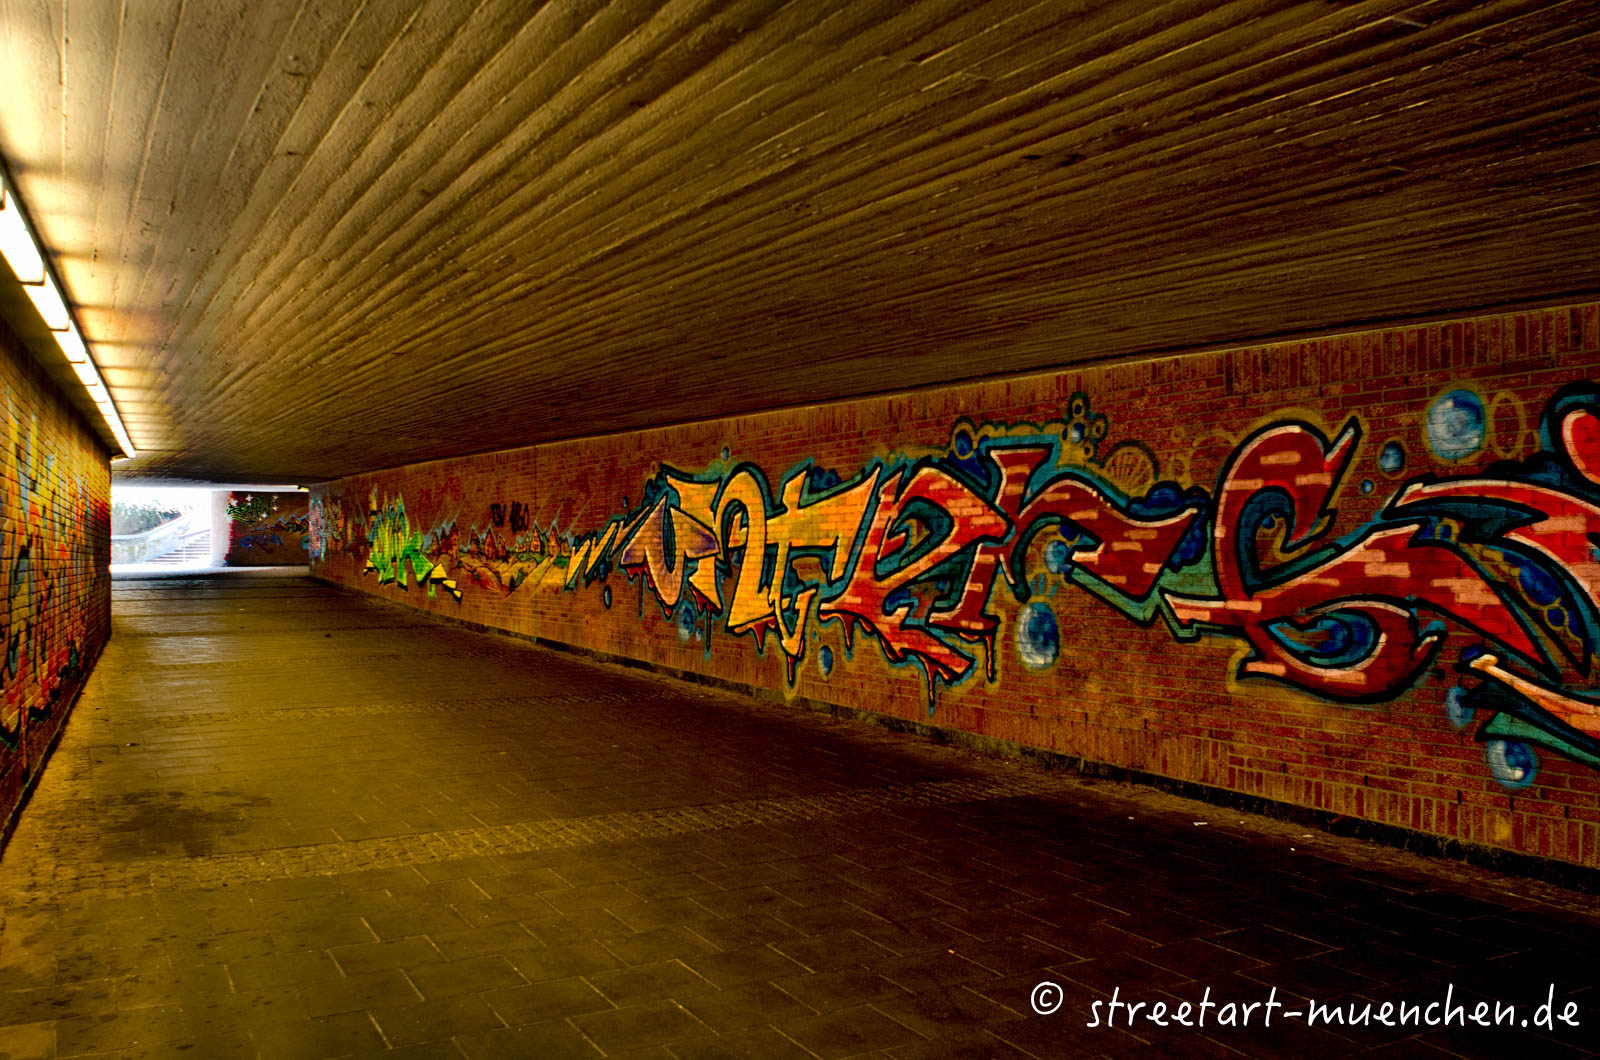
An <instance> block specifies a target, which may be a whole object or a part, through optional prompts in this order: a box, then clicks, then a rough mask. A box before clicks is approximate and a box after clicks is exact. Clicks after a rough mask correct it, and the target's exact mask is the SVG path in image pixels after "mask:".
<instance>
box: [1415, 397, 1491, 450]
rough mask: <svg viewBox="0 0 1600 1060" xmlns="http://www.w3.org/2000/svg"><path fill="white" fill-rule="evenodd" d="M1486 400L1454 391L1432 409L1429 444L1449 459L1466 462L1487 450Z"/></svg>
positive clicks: (1442, 398) (1430, 409) (1436, 402)
mask: <svg viewBox="0 0 1600 1060" xmlns="http://www.w3.org/2000/svg"><path fill="white" fill-rule="evenodd" d="M1485 421H1486V417H1485V416H1484V412H1483V401H1482V400H1480V399H1479V397H1478V395H1476V394H1474V393H1473V392H1472V391H1470V390H1452V391H1450V393H1448V394H1446V395H1444V396H1443V397H1441V398H1440V399H1439V400H1437V401H1435V402H1434V403H1433V404H1432V405H1431V406H1430V407H1429V408H1428V427H1427V433H1428V444H1429V445H1430V446H1432V447H1433V451H1434V452H1435V453H1437V454H1438V455H1439V456H1440V457H1441V458H1442V459H1445V460H1464V459H1465V458H1467V457H1469V456H1471V455H1472V454H1473V453H1476V452H1477V451H1478V450H1479V449H1482V448H1483V432H1484V423H1485Z"/></svg>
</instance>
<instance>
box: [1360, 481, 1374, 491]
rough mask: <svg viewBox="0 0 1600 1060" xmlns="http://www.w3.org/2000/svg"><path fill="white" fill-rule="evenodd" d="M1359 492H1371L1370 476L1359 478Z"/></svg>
mask: <svg viewBox="0 0 1600 1060" xmlns="http://www.w3.org/2000/svg"><path fill="white" fill-rule="evenodd" d="M1361 492H1362V493H1371V492H1372V480H1371V479H1370V478H1364V479H1362V480H1361Z"/></svg>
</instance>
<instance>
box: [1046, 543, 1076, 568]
mask: <svg viewBox="0 0 1600 1060" xmlns="http://www.w3.org/2000/svg"><path fill="white" fill-rule="evenodd" d="M1071 562H1072V550H1071V549H1069V548H1067V543H1066V542H1065V541H1063V540H1061V539H1060V538H1059V537H1058V538H1056V539H1055V540H1054V541H1052V542H1050V543H1049V544H1048V545H1046V546H1044V569H1045V570H1047V571H1049V572H1050V573H1051V574H1060V573H1061V572H1063V571H1065V570H1066V569H1067V565H1068V564H1069V563H1071Z"/></svg>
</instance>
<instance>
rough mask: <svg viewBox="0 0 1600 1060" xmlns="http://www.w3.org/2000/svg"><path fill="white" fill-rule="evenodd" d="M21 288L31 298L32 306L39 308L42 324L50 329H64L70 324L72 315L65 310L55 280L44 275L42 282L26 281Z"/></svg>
mask: <svg viewBox="0 0 1600 1060" xmlns="http://www.w3.org/2000/svg"><path fill="white" fill-rule="evenodd" d="M22 289H23V290H24V291H27V292H28V297H29V298H31V299H33V305H34V308H35V309H37V310H39V315H40V316H41V317H43V318H44V326H45V327H47V328H49V329H50V330H51V331H65V330H67V328H68V327H70V326H71V325H72V315H71V314H70V313H68V312H67V303H66V302H64V301H62V299H61V292H60V291H59V290H57V289H56V282H55V281H54V280H52V279H51V278H50V277H48V276H46V277H45V278H44V282H43V283H27V284H23V285H22Z"/></svg>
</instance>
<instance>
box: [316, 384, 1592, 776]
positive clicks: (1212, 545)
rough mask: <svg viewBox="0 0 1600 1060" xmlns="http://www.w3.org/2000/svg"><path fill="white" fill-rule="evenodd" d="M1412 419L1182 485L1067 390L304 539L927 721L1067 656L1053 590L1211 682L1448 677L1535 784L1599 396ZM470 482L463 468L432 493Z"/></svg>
mask: <svg viewBox="0 0 1600 1060" xmlns="http://www.w3.org/2000/svg"><path fill="white" fill-rule="evenodd" d="M1416 415H1417V422H1418V423H1419V430H1418V433H1417V434H1416V435H1415V436H1404V437H1397V436H1395V435H1394V434H1393V433H1392V432H1391V433H1389V434H1387V435H1384V436H1379V437H1373V438H1368V437H1367V435H1366V432H1365V430H1364V428H1363V423H1362V420H1361V418H1360V417H1359V416H1350V417H1347V418H1346V419H1344V420H1343V421H1342V422H1339V421H1335V422H1333V423H1325V422H1319V421H1317V420H1316V418H1315V417H1314V416H1312V415H1310V414H1307V415H1303V416H1284V417H1281V418H1277V419H1269V420H1265V421H1261V422H1258V423H1257V424H1256V425H1255V427H1254V429H1251V430H1248V431H1247V432H1246V433H1244V434H1242V435H1239V436H1229V437H1228V438H1227V439H1225V447H1224V448H1222V450H1221V454H1222V455H1221V456H1220V458H1219V461H1220V470H1219V471H1218V472H1217V473H1216V475H1215V478H1214V479H1212V480H1208V481H1196V480H1194V479H1193V478H1192V477H1191V476H1189V475H1187V473H1185V474H1184V475H1174V474H1171V473H1168V474H1167V475H1163V474H1162V470H1161V464H1160V462H1159V460H1158V459H1157V456H1156V452H1157V450H1158V449H1161V448H1163V447H1162V446H1159V445H1158V446H1154V447H1152V446H1149V445H1146V444H1145V443H1143V442H1141V441H1139V440H1137V439H1125V440H1122V441H1119V442H1116V443H1115V444H1112V442H1111V428H1112V424H1111V422H1110V420H1109V418H1108V417H1107V416H1106V415H1104V414H1102V413H1099V412H1096V411H1095V410H1094V409H1093V407H1092V401H1091V397H1090V395H1088V394H1084V393H1079V394H1075V395H1073V396H1072V397H1071V398H1070V399H1069V400H1068V401H1067V402H1066V403H1065V407H1063V408H1062V415H1061V418H1060V419H1057V420H1053V421H1050V422H1047V423H1042V424H1029V423H982V422H977V421H974V420H967V419H963V420H959V421H957V422H956V423H955V424H954V425H953V427H952V429H951V431H950V434H949V438H948V442H947V444H946V445H944V446H942V447H940V448H939V449H937V450H934V451H916V452H907V453H889V454H884V455H881V456H878V457H876V458H873V459H871V460H868V461H865V462H863V463H862V464H859V465H856V466H853V467H848V468H836V467H828V466H822V465H821V464H819V463H818V462H817V461H816V460H814V459H808V460H803V461H802V462H800V463H799V464H797V465H795V466H793V467H790V468H789V469H788V470H787V471H784V472H782V473H781V474H778V475H776V476H769V474H768V473H767V471H766V470H765V469H764V468H762V467H761V466H758V465H757V464H754V463H750V462H741V461H739V460H736V459H734V458H733V457H732V456H731V455H730V454H729V453H728V451H727V450H724V451H723V455H722V458H721V459H719V460H716V461H713V462H712V463H711V464H709V465H706V466H703V467H700V468H698V469H686V468H681V467H677V466H673V465H671V464H661V465H659V466H658V469H657V470H656V472H655V473H654V474H653V475H651V476H649V478H648V479H647V480H646V481H645V482H644V483H643V492H642V494H641V495H640V497H639V499H638V501H637V502H636V503H626V502H625V504H624V506H623V509H624V510H622V511H620V512H619V513H618V514H615V515H611V516H609V517H607V518H604V519H603V520H601V521H600V522H599V524H598V526H595V525H594V524H593V523H591V524H590V528H587V529H584V528H581V527H569V528H565V529H563V528H558V527H557V526H555V525H548V526H543V527H541V526H539V525H537V523H536V522H535V520H534V519H533V516H532V512H533V505H532V504H530V503H528V502H527V501H526V500H525V499H524V498H522V497H505V498H503V499H498V500H494V501H492V502H489V503H488V504H487V505H486V506H485V508H484V509H483V510H482V512H481V513H479V515H478V517H477V519H472V518H467V517H464V516H463V515H462V513H461V512H460V510H459V508H458V509H457V510H455V511H454V512H453V514H451V515H449V516H448V517H440V518H438V519H437V520H434V521H433V523H432V525H431V526H430V527H429V528H428V529H427V530H422V529H419V528H416V527H414V526H413V525H412V524H411V522H410V520H409V519H408V518H407V516H406V509H405V505H404V502H403V501H402V500H401V499H400V498H399V497H396V498H394V499H392V500H391V499H387V498H384V499H380V497H379V494H378V492H377V491H376V490H374V491H373V492H372V494H371V497H370V500H369V503H368V505H367V507H366V513H365V516H364V518H363V517H362V516H361V515H360V514H359V513H347V512H346V511H345V510H344V507H343V505H341V504H338V503H337V502H336V501H335V500H334V499H333V498H332V497H329V498H327V499H325V500H322V499H319V501H317V502H314V503H313V506H312V513H311V520H310V525H311V541H312V544H311V548H312V551H313V554H314V555H318V556H320V555H322V554H324V552H325V551H326V550H327V549H329V548H336V547H342V548H344V549H345V550H346V551H351V552H360V553H361V557H360V558H361V559H362V561H363V563H364V570H365V571H366V573H367V575H368V576H373V577H375V578H376V580H377V581H378V583H380V584H395V585H398V586H400V587H401V588H404V587H406V585H407V584H408V579H412V578H414V579H415V580H416V582H417V583H418V584H419V585H421V586H423V587H424V588H425V590H426V592H427V593H428V595H430V596H432V595H434V594H435V591H436V589H437V588H439V587H443V588H445V589H446V591H447V592H448V593H449V594H450V596H451V597H453V598H454V599H456V600H457V601H460V600H461V599H462V596H463V592H464V591H489V592H494V593H498V594H501V595H506V594H510V593H513V592H516V591H517V590H518V589H519V588H520V587H522V586H524V585H526V584H529V583H530V582H531V583H533V584H542V585H553V586H558V587H559V589H560V590H564V591H565V592H567V593H595V594H596V595H597V599H598V602H599V603H600V605H601V606H603V607H605V608H609V607H611V605H612V601H613V598H614V585H615V583H616V582H617V581H618V580H621V581H623V582H626V583H628V584H630V585H635V586H637V587H638V588H639V590H640V591H641V592H642V593H643V597H644V599H645V600H647V601H650V602H652V603H653V607H654V610H656V611H657V612H658V613H659V615H660V616H661V617H662V618H663V619H664V620H666V621H667V622H669V623H670V624H671V626H672V628H673V629H674V630H675V632H676V635H677V639H679V640H680V641H682V642H684V643H685V644H689V643H695V644H698V645H699V646H700V650H702V651H704V652H705V653H706V654H707V655H709V654H710V653H711V651H712V637H713V634H714V633H723V634H726V635H730V636H732V637H734V638H738V639H743V640H746V641H748V642H749V643H750V644H751V646H752V649H753V650H754V651H756V652H758V653H761V654H765V653H767V652H769V651H775V652H777V653H779V654H781V655H782V657H783V659H784V662H785V671H786V674H787V679H788V682H789V684H790V686H791V687H793V686H795V685H796V683H797V682H798V681H799V675H800V673H801V672H802V670H801V664H802V663H805V662H806V661H807V660H808V658H810V657H811V656H812V655H815V674H816V675H817V676H818V677H820V678H821V679H822V680H832V679H833V678H834V677H835V676H836V675H837V674H838V673H839V671H840V667H841V666H842V665H846V664H848V663H850V662H851V661H855V662H856V663H857V664H859V660H860V659H861V651H860V648H861V646H863V645H868V646H870V647H871V649H872V651H873V652H874V653H875V654H876V655H878V656H879V657H881V658H882V659H883V660H884V661H885V662H886V663H887V664H889V665H890V666H891V667H895V668H907V669H910V670H912V671H914V672H916V673H917V675H918V678H919V681H920V683H921V687H922V689H923V693H924V696H925V699H926V702H927V704H928V709H929V712H930V714H931V713H933V712H935V711H936V710H937V706H938V703H939V701H940V696H941V694H942V693H944V691H945V690H951V689H959V688H960V687H962V686H964V685H966V684H967V683H968V682H974V681H976V682H989V683H992V682H999V681H1003V680H1005V679H1006V678H1005V673H1006V672H1007V671H1008V670H1009V671H1016V672H1021V673H1028V672H1033V673H1040V674H1046V673H1048V672H1049V671H1051V670H1052V669H1053V668H1055V667H1056V666H1058V665H1060V661H1061V656H1062V641H1063V630H1062V627H1061V626H1060V619H1059V618H1058V615H1057V610H1056V609H1057V606H1058V603H1057V601H1056V600H1055V598H1054V594H1055V593H1056V592H1057V591H1058V590H1063V589H1069V588H1070V589H1071V590H1073V591H1078V592H1082V593H1087V594H1089V595H1090V596H1091V597H1093V598H1094V599H1096V600H1098V601H1100V602H1101V603H1103V604H1105V605H1109V606H1110V607H1111V608H1114V609H1115V610H1116V611H1117V612H1118V613H1120V615H1121V616H1122V619H1123V620H1125V621H1127V622H1130V623H1135V624H1138V625H1140V626H1144V627H1154V628H1164V629H1165V630H1166V631H1167V632H1168V634H1169V635H1170V636H1171V638H1172V639H1173V641H1174V642H1175V644H1177V645H1180V646H1181V645H1184V644H1190V643H1195V642H1198V641H1201V640H1222V641H1226V642H1231V643H1233V644H1235V645H1237V651H1236V653H1235V657H1234V661H1233V663H1232V664H1230V667H1229V671H1228V672H1226V673H1223V674H1219V675H1218V679H1219V681H1221V682H1225V683H1227V684H1228V685H1229V687H1232V688H1236V689H1248V688H1249V687H1251V685H1252V684H1253V683H1256V682H1267V683H1272V684H1276V685H1279V686H1286V687H1289V688H1293V689H1295V690H1298V691H1300V692H1303V693H1307V694H1310V695H1313V696H1315V697H1317V698H1319V699H1322V700H1325V701H1329V702H1332V703H1336V704H1349V705H1351V706H1356V705H1370V704H1381V703H1387V702H1390V701H1393V700H1395V699H1397V698H1398V697H1400V696H1402V695H1405V694H1407V693H1408V692H1410V691H1411V690H1413V689H1415V688H1416V687H1418V686H1419V685H1420V684H1421V683H1423V682H1424V681H1425V680H1428V679H1430V678H1434V679H1437V678H1439V677H1441V676H1442V677H1443V678H1444V679H1445V680H1446V681H1447V683H1448V688H1447V689H1446V690H1445V693H1444V697H1443V698H1444V714H1445V717H1444V718H1442V719H1441V723H1444V724H1448V725H1449V726H1452V727H1454V728H1455V729H1458V730H1466V729H1468V728H1474V732H1473V735H1474V736H1475V737H1476V739H1477V740H1478V741H1479V742H1480V743H1482V745H1483V757H1484V761H1485V764H1486V768H1487V769H1488V770H1489V772H1490V774H1491V775H1492V776H1494V777H1495V779H1496V780H1498V781H1499V782H1500V783H1501V784H1502V785H1504V786H1505V787H1507V788H1511V789H1516V788H1518V787H1524V786H1527V785H1528V784H1530V783H1532V782H1533V780H1534V778H1535V776H1536V775H1537V772H1538V753H1537V752H1536V749H1539V750H1543V751H1546V752H1552V753H1555V754H1558V755H1561V756H1564V757H1566V758H1568V759H1571V760H1574V761H1577V762H1581V763H1584V764H1585V765H1588V766H1591V767H1594V768H1600V681H1597V675H1596V673H1595V670H1594V654H1595V651H1594V642H1595V637H1596V635H1597V633H1600V387H1596V386H1594V385H1592V384H1589V383H1574V384H1571V385H1568V386H1565V387H1563V388H1561V389H1559V390H1558V391H1557V392H1556V393H1554V394H1553V395H1550V396H1549V398H1548V401H1547V402H1546V404H1545V407H1544V410H1543V414H1542V417H1539V418H1538V420H1537V424H1536V425H1535V424H1534V423H1533V422H1532V421H1533V420H1534V419H1535V415H1534V414H1527V415H1525V414H1524V413H1523V412H1522V411H1521V406H1520V404H1514V403H1512V401H1511V399H1509V398H1508V397H1505V396H1497V397H1495V398H1494V399H1493V400H1489V401H1486V400H1485V399H1484V397H1483V396H1481V395H1480V394H1479V393H1478V392H1477V391H1476V390H1474V389H1472V388H1470V387H1466V386H1459V385H1458V386H1452V387H1447V388H1445V389H1442V390H1440V391H1439V392H1437V393H1436V394H1435V395H1434V396H1433V397H1432V398H1431V399H1430V400H1428V401H1426V402H1425V403H1423V404H1422V405H1421V407H1419V408H1418V410H1417V413H1416ZM1500 421H1503V422H1504V423H1505V424H1508V425H1510V426H1508V427H1505V428H1503V429H1502V428H1497V427H1496V423H1497V422H1500ZM1497 431H1499V432H1500V434H1498V435H1497V433H1496V432H1497ZM1501 435H1505V436H1508V437H1509V438H1510V440H1509V442H1508V441H1506V440H1505V439H1504V438H1502V437H1501ZM1524 435H1526V437H1527V438H1528V439H1529V443H1530V444H1528V445H1522V444H1520V442H1519V439H1520V438H1521V437H1523V436H1524ZM1497 439H1498V440H1497ZM1491 443H1492V444H1491ZM1197 444H1198V443H1197ZM1165 448H1168V449H1170V448H1171V447H1170V446H1166V447H1165ZM1530 449H1533V451H1532V452H1531V454H1530V455H1526V456H1525V457H1524V458H1522V459H1506V458H1505V457H1506V456H1507V454H1512V453H1515V452H1522V453H1528V452H1529V450H1530ZM1496 456H1498V457H1500V459H1498V460H1493V461H1492V462H1489V463H1487V464H1485V463H1484V461H1486V460H1490V459H1491V458H1493V457H1496ZM1197 463H1198V461H1197V460H1196V458H1195V456H1194V453H1193V452H1191V454H1190V457H1189V459H1188V460H1184V459H1181V458H1180V459H1179V460H1178V461H1176V462H1175V464H1176V466H1179V467H1182V468H1184V469H1185V471H1187V469H1188V468H1192V467H1195V466H1196V465H1197ZM1209 466H1213V467H1216V466H1219V465H1217V464H1212V465H1209ZM1458 468H1459V470H1458ZM1469 468H1470V470H1469ZM1358 469H1364V471H1362V470H1358ZM1424 469H1431V470H1424ZM460 496H461V489H460V486H459V482H458V480H455V479H453V478H452V480H451V481H450V482H448V483H446V484H445V485H443V486H440V487H435V488H433V489H431V490H429V501H430V505H431V507H430V510H431V511H444V510H447V509H448V505H446V504H442V503H441V501H443V500H445V499H447V498H453V499H455V500H459V499H460ZM1352 509H1353V510H1354V511H1356V512H1359V514H1358V515H1354V516H1352V515H1351V514H1350V510H1352ZM479 522H481V523H482V525H481V526H479V525H478V523H479ZM463 523H464V524H465V528H464V529H463V528H462V524H463ZM823 629H833V630H837V634H838V641H837V642H838V643H841V644H842V647H843V649H844V650H843V655H842V657H841V655H840V654H838V653H837V652H836V650H835V648H834V647H833V646H832V645H828V644H823V643H822V642H821V641H822V638H821V636H820V633H821V631H822V630H823ZM830 639H832V638H830ZM807 672H810V671H807Z"/></svg>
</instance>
